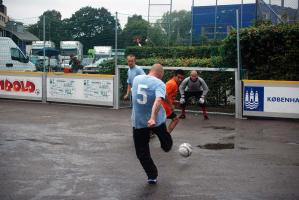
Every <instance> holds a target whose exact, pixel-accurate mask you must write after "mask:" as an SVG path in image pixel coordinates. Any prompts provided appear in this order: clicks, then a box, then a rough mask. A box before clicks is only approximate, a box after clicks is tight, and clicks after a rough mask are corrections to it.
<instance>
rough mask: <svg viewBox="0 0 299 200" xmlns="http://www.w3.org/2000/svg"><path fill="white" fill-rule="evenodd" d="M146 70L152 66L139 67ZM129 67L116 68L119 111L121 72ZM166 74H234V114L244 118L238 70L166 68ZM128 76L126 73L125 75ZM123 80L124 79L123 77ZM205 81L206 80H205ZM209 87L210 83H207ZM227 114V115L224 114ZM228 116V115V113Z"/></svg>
mask: <svg viewBox="0 0 299 200" xmlns="http://www.w3.org/2000/svg"><path fill="white" fill-rule="evenodd" d="M139 67H141V68H142V69H144V70H149V69H150V68H151V66H139ZM127 69H128V66H126V65H117V66H116V68H115V79H114V109H119V108H120V99H121V93H120V88H121V87H122V83H121V74H123V76H124V73H121V70H125V71H126V70H127ZM163 69H164V70H165V72H167V71H169V70H171V71H174V70H177V69H182V70H184V71H188V72H189V71H192V70H196V71H200V72H212V73H217V72H227V73H232V75H233V76H232V77H234V85H233V86H232V87H233V89H234V93H235V102H234V111H235V112H234V113H231V114H234V116H235V118H238V119H241V118H242V101H241V98H242V92H241V88H242V87H241V81H240V80H239V77H238V69H236V68H206V67H170V66H165V67H163ZM125 74H126V73H125ZM122 78H123V77H122ZM204 79H205V78H204ZM207 84H208V86H209V83H207ZM214 113H220V112H214ZM222 114H225V113H222ZM226 114H227V113H226Z"/></svg>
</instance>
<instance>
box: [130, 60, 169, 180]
mask: <svg viewBox="0 0 299 200" xmlns="http://www.w3.org/2000/svg"><path fill="white" fill-rule="evenodd" d="M163 75H164V70H163V67H162V65H160V64H154V65H153V66H152V68H151V70H150V72H149V74H148V75H139V76H136V77H135V79H134V81H133V87H132V99H133V101H132V102H133V109H132V127H133V139H134V145H135V150H136V155H137V158H138V159H139V161H140V164H141V165H142V167H143V169H144V171H145V173H146V175H147V183H148V184H156V183H157V177H158V170H157V167H156V165H155V163H154V161H153V160H152V158H151V154H150V148H149V140H150V132H153V133H154V134H156V135H157V136H158V138H159V140H160V143H161V148H162V149H163V150H164V151H165V152H168V151H170V149H171V147H172V137H171V135H170V134H169V133H168V132H167V128H166V124H165V123H166V114H165V110H164V109H163V107H162V101H163V99H165V95H166V89H165V84H164V83H163V82H162V81H161V79H162V77H163Z"/></svg>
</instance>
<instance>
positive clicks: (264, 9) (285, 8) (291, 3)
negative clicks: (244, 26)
mask: <svg viewBox="0 0 299 200" xmlns="http://www.w3.org/2000/svg"><path fill="white" fill-rule="evenodd" d="M298 4H299V2H298V0H257V19H259V20H267V21H271V22H272V23H273V24H277V23H295V22H298V21H299V8H298Z"/></svg>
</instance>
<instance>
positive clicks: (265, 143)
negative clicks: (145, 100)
mask: <svg viewBox="0 0 299 200" xmlns="http://www.w3.org/2000/svg"><path fill="white" fill-rule="evenodd" d="M130 113H131V111H130V109H121V110H113V109H109V108H100V107H92V106H74V105H67V104H42V103H34V102H22V101H8V100H0V199H1V200H27V199H30V200H41V199H42V200H98V199H101V200H102V199H103V200H120V199H124V200H135V199H136V200H143V199H151V200H168V199H170V200H177V199H183V200H188V199H192V200H193V199H194V200H200V199H203V200H218V199H219V200H220V199H221V200H223V199H224V200H226V199H227V200H231V199H248V200H249V199H269V200H276V199H284V200H285V199H292V200H293V199H299V156H298V155H299V131H298V130H299V123H298V122H299V121H298V120H286V119H248V120H237V119H234V118H233V117H232V116H221V115H210V120H203V117H202V115H197V114H188V115H187V118H186V119H184V120H181V121H180V123H179V125H178V126H177V127H176V129H175V130H174V131H173V134H172V135H173V140H174V146H173V149H172V150H171V151H170V152H168V153H165V152H163V151H162V150H161V148H160V144H159V141H158V138H157V137H155V138H153V139H152V140H151V142H150V143H151V153H152V157H153V159H154V161H155V163H156V165H157V167H158V170H159V177H158V184H157V185H154V186H152V185H148V184H147V183H146V176H145V173H144V171H143V169H142V167H141V165H140V164H139V161H138V160H137V158H136V155H135V150H134V146H133V140H132V129H131V125H130ZM183 142H188V143H190V144H191V145H192V146H193V152H192V155H191V156H190V157H189V158H183V157H181V156H180V155H179V153H178V146H179V145H180V144H181V143H183ZM219 148H220V149H219ZM223 148H224V149H223Z"/></svg>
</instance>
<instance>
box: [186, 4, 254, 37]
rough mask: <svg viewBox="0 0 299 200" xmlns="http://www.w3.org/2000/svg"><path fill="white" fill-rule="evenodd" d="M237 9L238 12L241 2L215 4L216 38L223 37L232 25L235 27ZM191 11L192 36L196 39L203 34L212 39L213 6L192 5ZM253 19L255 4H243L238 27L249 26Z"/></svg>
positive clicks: (213, 23) (213, 25)
mask: <svg viewBox="0 0 299 200" xmlns="http://www.w3.org/2000/svg"><path fill="white" fill-rule="evenodd" d="M237 9H238V10H239V13H240V12H241V4H235V5H218V6H217V20H216V33H217V34H216V36H217V37H216V38H217V39H223V38H225V37H226V35H227V34H228V33H229V31H230V30H231V28H232V27H234V28H236V10H237ZM192 11H193V12H192V13H193V14H192V17H193V38H194V39H196V38H199V36H200V35H204V36H205V37H207V38H208V39H213V38H214V29H215V6H197V7H193V10H192ZM240 16H241V13H240ZM240 18H241V17H240ZM254 20H256V4H243V13H242V24H240V27H241V26H242V27H248V26H251V25H252V24H253V22H254ZM240 23H241V22H240Z"/></svg>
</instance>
